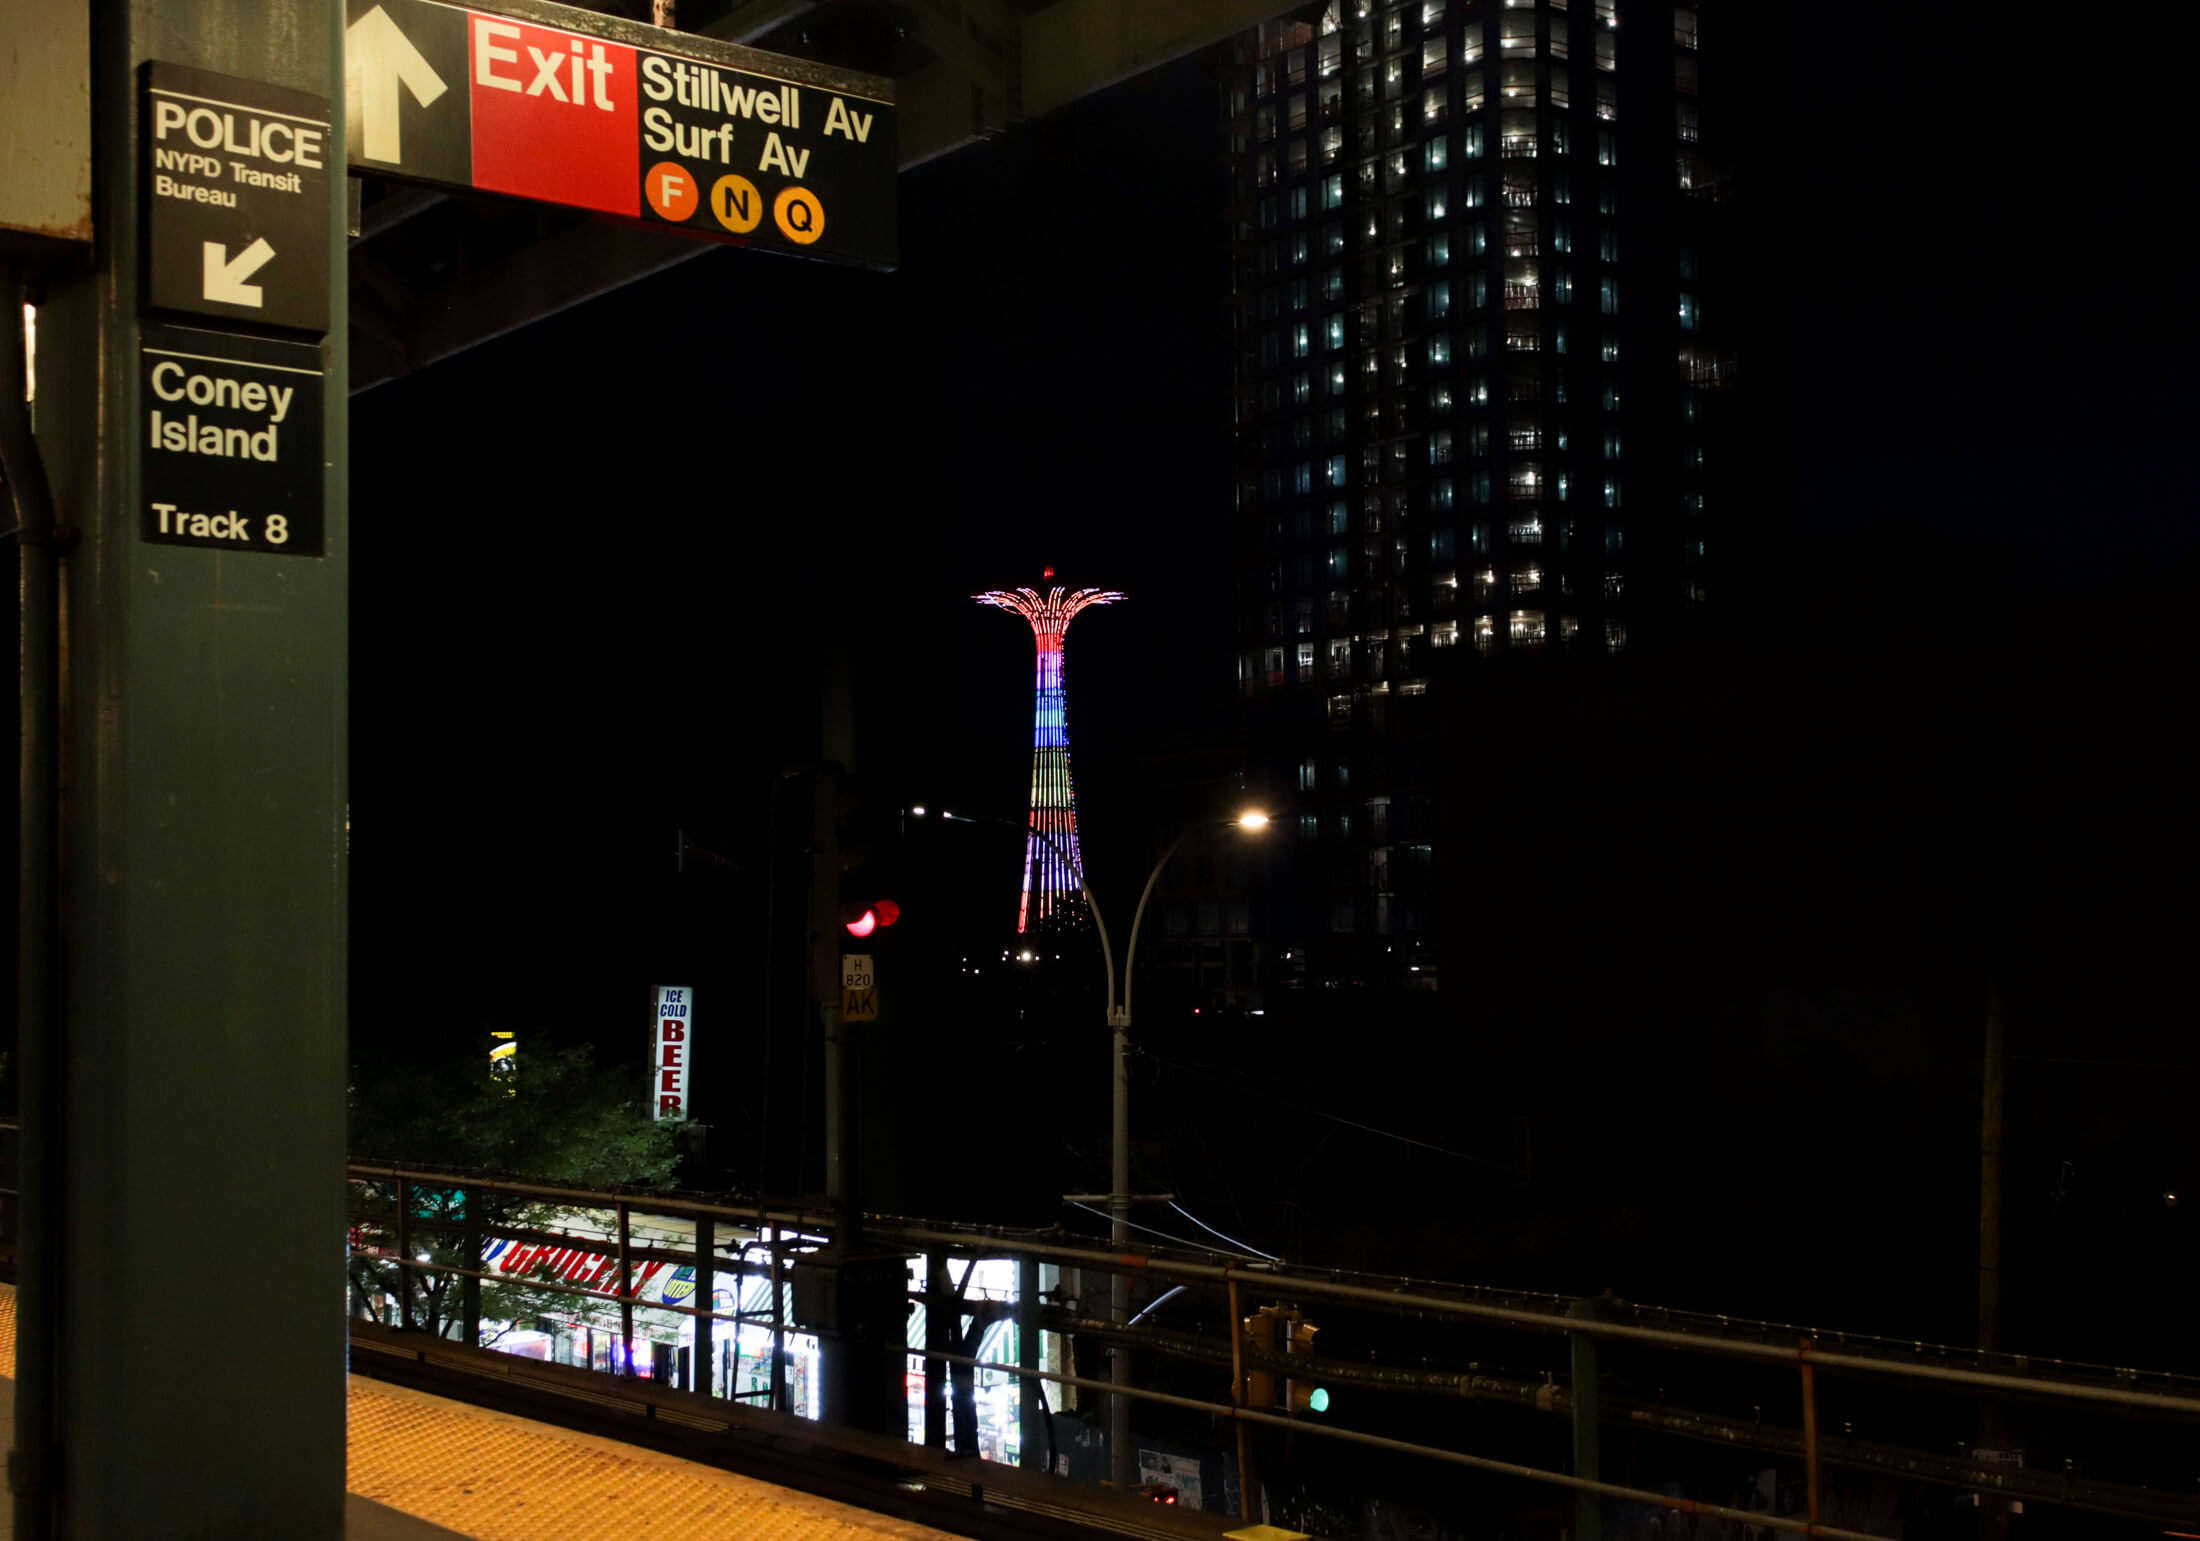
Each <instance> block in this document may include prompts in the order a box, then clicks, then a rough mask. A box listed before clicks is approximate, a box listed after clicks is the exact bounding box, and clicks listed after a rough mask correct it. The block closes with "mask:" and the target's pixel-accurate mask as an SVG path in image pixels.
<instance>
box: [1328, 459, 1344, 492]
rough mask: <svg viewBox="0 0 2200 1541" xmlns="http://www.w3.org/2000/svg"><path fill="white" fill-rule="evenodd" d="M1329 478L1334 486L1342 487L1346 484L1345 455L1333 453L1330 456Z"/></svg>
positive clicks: (1329, 482)
mask: <svg viewBox="0 0 2200 1541" xmlns="http://www.w3.org/2000/svg"><path fill="white" fill-rule="evenodd" d="M1327 480H1328V484H1329V485H1330V486H1332V487H1342V486H1343V485H1344V484H1345V463H1344V456H1342V455H1331V456H1330V457H1329V466H1328V473H1327Z"/></svg>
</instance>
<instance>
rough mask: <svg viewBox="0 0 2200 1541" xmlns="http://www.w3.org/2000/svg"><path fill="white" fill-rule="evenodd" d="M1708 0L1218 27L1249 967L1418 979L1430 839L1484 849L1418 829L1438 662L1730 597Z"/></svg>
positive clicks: (1439, 10) (1476, 666)
mask: <svg viewBox="0 0 2200 1541" xmlns="http://www.w3.org/2000/svg"><path fill="white" fill-rule="evenodd" d="M1730 3H1736V0H1705V3H1703V4H1701V5H1676V4H1673V3H1671V0H1665V3H1650V0H1330V3H1328V4H1327V5H1326V6H1324V7H1321V8H1318V9H1309V10H1308V11H1305V12H1301V13H1299V14H1298V15H1297V16H1296V17H1294V18H1290V19H1286V20H1282V21H1276V22H1271V23H1267V24H1265V25H1263V26H1262V27H1261V28H1260V29H1258V31H1257V32H1256V33H1250V34H1247V35H1246V36H1245V37H1244V38H1242V39H1241V40H1240V41H1239V42H1238V43H1237V44H1236V45H1234V46H1233V47H1231V48H1230V49H1228V50H1226V53H1225V61H1224V63H1223V66H1222V69H1223V80H1222V87H1223V98H1224V105H1223V110H1224V115H1225V117H1226V119H1227V131H1228V134H1229V136H1230V148H1231V152H1232V155H1233V164H1234V165H1235V166H1236V167H1237V168H1238V207H1237V209H1236V211H1235V212H1236V219H1237V227H1236V235H1237V240H1236V245H1235V268H1236V270H1235V286H1234V304H1235V306H1236V313H1235V323H1234V324H1235V337H1236V344H1237V365H1236V367H1237V381H1236V407H1237V441H1238V478H1237V486H1236V501H1237V519H1238V525H1239V530H1240V535H1241V541H1242V545H1241V555H1242V559H1241V563H1240V599H1241V611H1240V623H1241V647H1240V652H1239V656H1238V668H1239V676H1240V682H1241V686H1242V691H1243V695H1244V697H1245V700H1246V703H1247V707H1248V712H1249V721H1250V726H1251V733H1252V743H1253V745H1254V747H1255V753H1256V761H1257V764H1256V766H1255V767H1254V768H1253V774H1254V777H1255V779H1259V780H1265V782H1266V786H1267V788H1268V791H1269V794H1270V796H1271V797H1272V798H1273V800H1274V803H1275V806H1276V808H1277V810H1278V812H1279V814H1281V815H1282V818H1283V825H1282V828H1281V829H1279V831H1278V833H1279V834H1280V835H1282V836H1284V837H1285V839H1286V840H1287V841H1289V842H1290V850H1289V853H1288V855H1285V854H1284V853H1282V852H1279V856H1283V859H1282V860H1281V861H1280V862H1279V864H1278V866H1277V867H1276V869H1275V870H1276V873H1277V877H1278V881H1277V883H1276V884H1275V886H1274V888H1273V890H1272V892H1271V896H1270V901H1269V906H1268V908H1269V913H1268V914H1267V915H1265V916H1263V917H1262V918H1261V921H1260V926H1259V929H1261V930H1262V931H1264V932H1265V933H1266V934H1267V937H1268V939H1269V940H1270V943H1271V945H1270V947H1269V948H1268V949H1266V950H1267V952H1268V957H1267V960H1266V961H1267V970H1268V972H1269V974H1270V976H1271V982H1280V980H1279V979H1277V977H1276V976H1277V975H1279V974H1280V975H1282V976H1285V977H1289V976H1293V975H1296V976H1297V977H1299V978H1300V979H1301V980H1302V981H1307V982H1324V983H1326V982H1332V981H1336V980H1341V979H1345V978H1361V979H1365V980H1368V981H1369V982H1387V983H1393V984H1396V983H1428V982H1430V981H1431V980H1433V979H1434V977H1435V976H1436V974H1437V967H1438V953H1437V951H1436V949H1435V948H1434V947H1433V946H1431V945H1430V943H1431V940H1432V939H1431V938H1430V937H1429V934H1428V933H1429V930H1430V928H1431V927H1432V925H1433V924H1434V920H1435V914H1436V908H1437V906H1436V904H1435V902H1434V885H1435V884H1436V883H1437V882H1438V881H1440V879H1439V878H1438V876H1437V874H1438V872H1439V871H1448V872H1450V873H1451V874H1453V876H1452V877H1451V878H1449V879H1442V880H1441V881H1469V880H1471V881H1476V882H1485V881H1495V882H1502V881H1503V875H1502V874H1492V873H1483V872H1478V871H1474V870H1473V869H1472V864H1471V862H1470V861H1468V860H1466V859H1465V853H1461V852H1444V851H1441V850H1440V849H1439V846H1440V844H1441V842H1440V840H1439V837H1438V834H1437V824H1438V818H1437V810H1436V808H1435V805H1434V799H1433V789H1434V785H1435V777H1434V774H1433V770H1434V767H1433V766H1432V764H1431V763H1430V756H1431V755H1432V753H1433V748H1432V746H1433V743H1434V739H1435V735H1434V734H1433V733H1432V732H1429V731H1427V730H1426V726H1425V725H1426V723H1427V722H1428V720H1429V713H1430V712H1431V711H1433V710H1440V709H1441V705H1442V701H1443V699H1444V698H1445V697H1446V696H1447V695H1448V694H1454V693H1458V692H1466V691H1472V690H1474V689H1476V688H1478V684H1486V683H1487V682H1488V681H1489V678H1490V676H1489V674H1488V671H1490V670H1497V669H1516V670H1517V669H1522V668H1535V667H1547V666H1548V662H1549V660H1551V659H1552V658H1553V657H1554V655H1577V656H1595V655H1606V654H1614V653H1621V652H1625V651H1628V650H1630V649H1640V648H1642V647H1643V646H1645V645H1655V644H1656V643H1657V642H1658V641H1659V640H1660V639H1661V638H1663V637H1666V636H1670V635H1672V634H1674V633H1676V632H1679V631H1682V630H1684V629H1686V628H1689V627H1692V626H1694V625H1695V624H1697V622H1698V618H1699V617H1700V615H1701V613H1702V611H1703V610H1704V607H1705V606H1707V605H1711V604H1714V603H1716V602H1717V601H1718V599H1719V596H1720V592H1721V590H1720V584H1721V582H1722V575H1723V574H1724V573H1725V572H1726V571H1727V570H1726V569H1723V568H1722V566H1721V555H1722V549H1721V548H1722V537H1721V533H1720V532H1721V530H1722V528H1723V527H1725V526H1726V525H1727V522H1728V521H1729V519H1731V518H1733V517H1735V516H1736V514H1737V512H1738V511H1737V510H1736V509H1734V508H1732V507H1730V506H1728V505H1729V504H1730V502H1731V501H1732V497H1731V495H1730V493H1729V491H1728V490H1727V489H1728V487H1729V486H1730V484H1731V478H1732V475H1733V473H1732V472H1731V471H1729V470H1725V469H1723V468H1722V466H1721V464H1720V450H1719V444H1718V426H1719V421H1720V418H1721V415H1722V411H1723V410H1724V403H1723V402H1722V399H1721V398H1722V395H1723V393H1724V392H1725V390H1726V388H1727V387H1728V386H1729V385H1731V384H1732V383H1733V375H1734V368H1735V366H1734V361H1733V355H1732V352H1731V351H1730V350H1729V349H1728V348H1727V347H1726V346H1723V345H1722V339H1724V338H1726V337H1727V336H1729V335H1730V325H1731V322H1730V318H1728V317H1723V316H1722V314H1721V299H1720V296H1721V294H1722V292H1724V291H1722V287H1721V278H1722V276H1723V275H1722V272H1721V266H1720V264H1721V261H1722V258H1723V255H1724V250H1725V242H1724V240H1723V238H1722V229H1721V227H1722V223H1723V221H1724V219H1725V218H1727V217H1728V216H1727V214H1726V211H1725V210H1724V208H1723V207H1722V206H1723V205H1725V204H1726V202H1727V197H1728V193H1729V191H1730V187H1729V181H1728V178H1727V175H1726V174H1725V171H1724V169H1723V163H1722V161H1721V159H1720V157H1719V149H1718V142H1719V136H1720V133H1721V132H1722V130H1724V129H1725V127H1726V122H1725V119H1724V118H1723V117H1722V114H1721V109H1720V102H1721V95H1720V88H1721V85H1722V74H1721V66H1720V64H1719V61H1720V58H1721V55H1720V51H1719V49H1718V48H1717V47H1716V46H1712V44H1713V43H1714V42H1715V40H1716V36H1717V28H1718V27H1719V26H1720V18H1721V17H1722V16H1723V15H1724V14H1725V12H1724V11H1722V9H1721V7H1722V5H1723V4H1730ZM1707 60H1709V61H1710V62H1709V63H1708V64H1707ZM1736 94H1737V95H1738V93H1736ZM1536 659H1543V660H1545V663H1543V664H1538V663H1536V662H1534V661H1533V660H1536ZM1521 752H1522V753H1532V752H1533V750H1532V746H1521ZM1488 812H1489V815H1490V816H1491V817H1502V810H1488ZM1285 954H1289V955H1290V956H1289V958H1288V959H1286V957H1285Z"/></svg>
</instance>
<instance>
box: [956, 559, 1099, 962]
mask: <svg viewBox="0 0 2200 1541" xmlns="http://www.w3.org/2000/svg"><path fill="white" fill-rule="evenodd" d="M1046 576H1047V577H1049V578H1051V577H1053V576H1054V569H1053V568H1051V567H1050V568H1048V569H1047V570H1046ZM970 597H971V598H973V599H975V600H976V601H977V602H978V603H979V604H981V605H994V606H997V607H998V608H1000V609H1003V610H1013V611H1015V612H1016V613H1017V614H1018V615H1020V616H1022V617H1023V618H1024V619H1025V620H1027V621H1029V622H1031V634H1032V636H1033V638H1034V639H1035V640H1036V641H1037V643H1038V647H1039V690H1038V697H1039V699H1038V708H1037V720H1036V722H1035V723H1034V725H1033V727H1032V732H1031V825H1030V831H1029V833H1027V834H1026V835H1025V836H1024V896H1023V901H1022V903H1021V904H1020V905H1019V906H1018V908H1017V912H1016V929H1017V930H1018V931H1029V930H1031V929H1032V928H1033V927H1035V926H1037V925H1038V924H1039V923H1041V922H1042V921H1046V920H1049V919H1055V918H1064V919H1066V918H1068V917H1069V916H1070V915H1072V914H1073V913H1075V912H1074V910H1073V909H1072V905H1073V904H1075V903H1076V902H1077V901H1078V900H1079V899H1080V897H1081V894H1082V890H1081V889H1080V887H1079V886H1078V881H1077V867H1078V865H1079V864H1080V862H1081V860H1082V858H1081V857H1080V856H1079V855H1078V850H1077V794H1076V793H1075V792H1073V791H1072V790H1071V789H1070V784H1069V700H1068V696H1067V694H1066V693H1065V691H1064V688H1063V684H1062V638H1063V636H1064V634H1066V633H1067V632H1068V631H1069V623H1070V622H1071V621H1073V620H1075V619H1076V618H1077V614H1078V612H1079V611H1081V610H1083V609H1085V608H1086V607H1087V606H1088V605H1109V604H1113V603H1115V602H1116V601H1117V600H1119V599H1121V598H1122V597H1123V596H1122V595H1121V594H1118V593H1117V592H1115V590H1113V589H1078V590H1076V591H1075V592H1074V593H1073V592H1071V591H1070V590H1068V589H1059V588H1057V589H1049V590H1047V592H1046V593H1045V594H1041V593H1040V592H1039V591H1038V590H1036V589H993V590H991V591H989V592H987V593H984V594H973V595H971V596H970Z"/></svg>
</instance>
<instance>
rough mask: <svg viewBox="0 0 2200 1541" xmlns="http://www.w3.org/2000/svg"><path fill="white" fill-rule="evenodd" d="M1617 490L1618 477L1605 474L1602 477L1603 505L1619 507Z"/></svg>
mask: <svg viewBox="0 0 2200 1541" xmlns="http://www.w3.org/2000/svg"><path fill="white" fill-rule="evenodd" d="M1619 490H1620V489H1619V478H1618V477H1616V476H1607V477H1606V478H1604V506H1605V507H1606V508H1617V507H1619Z"/></svg>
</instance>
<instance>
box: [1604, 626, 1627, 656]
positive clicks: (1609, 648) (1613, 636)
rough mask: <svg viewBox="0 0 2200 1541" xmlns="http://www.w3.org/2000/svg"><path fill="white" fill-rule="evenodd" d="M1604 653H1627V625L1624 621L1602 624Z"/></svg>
mask: <svg viewBox="0 0 2200 1541" xmlns="http://www.w3.org/2000/svg"><path fill="white" fill-rule="evenodd" d="M1604 651H1606V652H1607V653H1624V652H1625V651H1627V623H1626V622H1625V621H1606V622H1605V623H1604Z"/></svg>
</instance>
